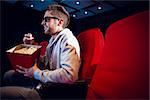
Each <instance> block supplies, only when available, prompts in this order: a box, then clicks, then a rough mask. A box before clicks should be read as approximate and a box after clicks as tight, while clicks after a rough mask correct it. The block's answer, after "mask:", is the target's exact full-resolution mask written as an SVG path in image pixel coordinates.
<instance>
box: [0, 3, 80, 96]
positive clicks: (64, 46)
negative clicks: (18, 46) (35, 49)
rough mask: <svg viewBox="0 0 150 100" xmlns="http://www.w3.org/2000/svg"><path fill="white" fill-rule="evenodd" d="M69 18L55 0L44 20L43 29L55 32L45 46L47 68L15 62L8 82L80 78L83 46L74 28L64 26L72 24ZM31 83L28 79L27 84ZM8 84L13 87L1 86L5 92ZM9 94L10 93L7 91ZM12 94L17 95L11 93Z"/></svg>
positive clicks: (71, 80) (7, 76)
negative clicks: (73, 30) (20, 64)
mask: <svg viewBox="0 0 150 100" xmlns="http://www.w3.org/2000/svg"><path fill="white" fill-rule="evenodd" d="M69 20H70V16H69V13H68V12H67V11H66V10H65V8H64V7H62V6H60V5H56V4H54V5H50V6H49V7H48V10H46V12H45V15H44V18H43V21H42V23H41V24H42V25H43V26H44V33H45V34H48V35H51V36H52V37H51V39H50V40H49V44H48V46H47V48H46V53H45V57H44V58H42V59H43V60H42V61H44V62H43V63H44V65H45V66H48V69H45V70H40V69H39V65H38V64H37V63H35V64H34V66H33V67H31V68H29V69H27V68H24V67H23V66H19V65H16V66H17V67H18V69H17V70H16V71H17V72H15V71H13V70H11V71H8V72H6V74H5V77H4V81H5V82H6V83H7V84H8V85H10V84H13V85H16V84H17V85H22V83H25V82H27V80H30V81H28V82H31V84H33V81H34V80H35V81H36V80H39V81H41V82H56V83H69V84H70V83H73V82H75V81H76V80H77V79H78V71H79V67H80V48H79V44H78V41H77V39H76V38H75V37H74V35H73V34H72V32H71V31H70V30H69V29H68V28H65V27H67V25H68V24H69ZM28 35H29V34H28ZM28 35H25V37H24V39H23V41H24V43H26V41H30V38H28V37H27V36H28ZM31 39H33V38H31ZM30 78H32V80H31V79H30ZM33 79H34V80H33ZM28 82H27V83H28ZM25 84H26V83H25ZM31 84H30V83H29V84H28V85H31ZM28 85H27V86H28ZM23 86H24V85H23ZM9 88H11V89H12V88H13V87H8V88H7V87H5V89H3V88H1V90H2V94H3V93H4V92H5V90H9ZM15 88H16V87H15ZM19 88H20V87H19ZM18 90H19V89H18ZM20 90H22V89H20ZM34 92H35V91H34ZM22 93H23V92H22ZM27 93H28V90H25V92H24V94H27ZM7 94H9V93H8V92H7ZM17 94H18V93H17ZM35 94H36V93H35ZM7 96H8V95H7ZM9 96H12V97H14V95H12V94H11V93H10V95H9ZM17 98H19V97H17Z"/></svg>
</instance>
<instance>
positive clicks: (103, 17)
mask: <svg viewBox="0 0 150 100" xmlns="http://www.w3.org/2000/svg"><path fill="white" fill-rule="evenodd" d="M106 2H107V1H106ZM145 10H149V2H148V1H132V2H130V4H128V5H127V6H123V7H120V8H118V9H114V10H112V11H108V12H105V13H100V14H97V15H96V16H92V17H88V18H83V19H79V20H76V24H77V25H76V26H80V27H78V28H77V31H76V32H81V31H84V30H87V29H89V28H93V27H99V28H100V29H101V31H102V32H103V34H104V35H105V31H106V29H107V28H108V27H109V25H110V24H112V23H114V22H115V21H117V20H119V19H122V18H125V17H127V16H130V15H133V14H135V13H138V12H142V11H145Z"/></svg>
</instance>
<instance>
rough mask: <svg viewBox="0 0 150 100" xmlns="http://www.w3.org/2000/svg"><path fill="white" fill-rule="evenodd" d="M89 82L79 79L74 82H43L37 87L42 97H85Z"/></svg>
mask: <svg viewBox="0 0 150 100" xmlns="http://www.w3.org/2000/svg"><path fill="white" fill-rule="evenodd" d="M87 87H88V83H87V82H86V81H85V80H78V81H76V82H74V83H73V84H67V83H53V82H47V83H41V84H39V85H38V86H37V87H36V90H37V91H38V92H39V94H40V96H41V97H42V98H85V97H86V93H87Z"/></svg>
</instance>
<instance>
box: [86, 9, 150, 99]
mask: <svg viewBox="0 0 150 100" xmlns="http://www.w3.org/2000/svg"><path fill="white" fill-rule="evenodd" d="M105 40H106V41H105V46H104V49H103V55H102V60H101V67H97V69H96V71H95V74H94V76H93V80H92V82H91V87H90V89H89V91H88V95H87V99H91V98H92V99H100V98H104V99H108V98H109V99H110V98H113V99H114V98H115V99H117V98H124V99H125V98H130V99H133V98H134V99H140V98H141V99H146V98H148V96H149V48H148V47H149V12H148V11H147V12H146V11H145V12H142V13H139V14H136V15H133V16H130V17H127V18H125V19H123V20H120V21H117V22H116V23H114V24H112V25H111V26H110V27H109V28H108V29H107V31H106V38H105Z"/></svg>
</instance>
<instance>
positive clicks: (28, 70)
mask: <svg viewBox="0 0 150 100" xmlns="http://www.w3.org/2000/svg"><path fill="white" fill-rule="evenodd" d="M16 67H17V69H16V71H17V72H19V73H22V74H24V76H26V77H30V78H33V77H34V75H33V74H34V71H35V70H40V69H39V68H38V67H37V64H36V63H35V64H34V66H33V67H31V68H24V67H22V66H20V65H16Z"/></svg>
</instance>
